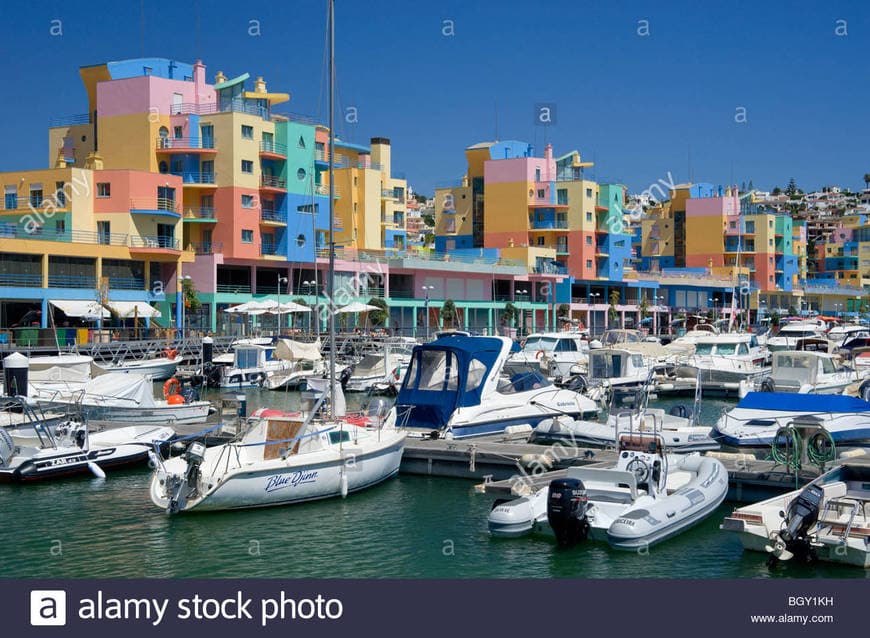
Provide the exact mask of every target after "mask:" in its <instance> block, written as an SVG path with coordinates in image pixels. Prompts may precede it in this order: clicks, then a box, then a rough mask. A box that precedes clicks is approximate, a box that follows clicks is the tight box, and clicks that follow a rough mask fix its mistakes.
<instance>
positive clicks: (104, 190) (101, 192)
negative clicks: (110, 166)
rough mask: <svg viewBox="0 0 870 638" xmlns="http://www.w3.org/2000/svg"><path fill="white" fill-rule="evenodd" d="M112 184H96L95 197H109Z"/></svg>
mask: <svg viewBox="0 0 870 638" xmlns="http://www.w3.org/2000/svg"><path fill="white" fill-rule="evenodd" d="M111 196H112V184H111V183H110V182H98V183H97V197H111Z"/></svg>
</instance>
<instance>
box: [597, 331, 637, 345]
mask: <svg viewBox="0 0 870 638" xmlns="http://www.w3.org/2000/svg"><path fill="white" fill-rule="evenodd" d="M601 343H603V344H604V345H614V344H617V343H640V337H639V336H638V335H637V334H636V333H634V332H624V331H620V330H608V331H607V332H606V333H604V336H603V337H602V338H601Z"/></svg>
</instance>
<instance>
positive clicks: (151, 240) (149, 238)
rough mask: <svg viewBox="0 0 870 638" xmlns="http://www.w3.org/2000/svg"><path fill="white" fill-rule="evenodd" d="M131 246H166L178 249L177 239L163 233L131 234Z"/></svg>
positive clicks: (170, 248)
mask: <svg viewBox="0 0 870 638" xmlns="http://www.w3.org/2000/svg"><path fill="white" fill-rule="evenodd" d="M130 247H131V248H167V249H169V250H179V248H178V240H177V239H175V238H174V237H167V236H165V235H132V236H131V237H130Z"/></svg>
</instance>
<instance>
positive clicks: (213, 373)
mask: <svg viewBox="0 0 870 638" xmlns="http://www.w3.org/2000/svg"><path fill="white" fill-rule="evenodd" d="M202 376H203V378H204V379H205V385H206V387H209V388H219V387H220V385H221V366H217V365H215V364H213V363H211V362H208V363H205V364H203V366H202Z"/></svg>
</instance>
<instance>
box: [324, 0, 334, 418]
mask: <svg viewBox="0 0 870 638" xmlns="http://www.w3.org/2000/svg"><path fill="white" fill-rule="evenodd" d="M327 1H328V3H329V274H328V278H327V293H326V294H327V298H328V299H329V306H330V308H329V389H330V401H329V411H330V416H333V414H334V410H335V408H334V403H335V395H336V392H335V306H334V304H335V232H334V229H335V177H334V175H333V173H334V167H335V108H334V104H335V0H327Z"/></svg>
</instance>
